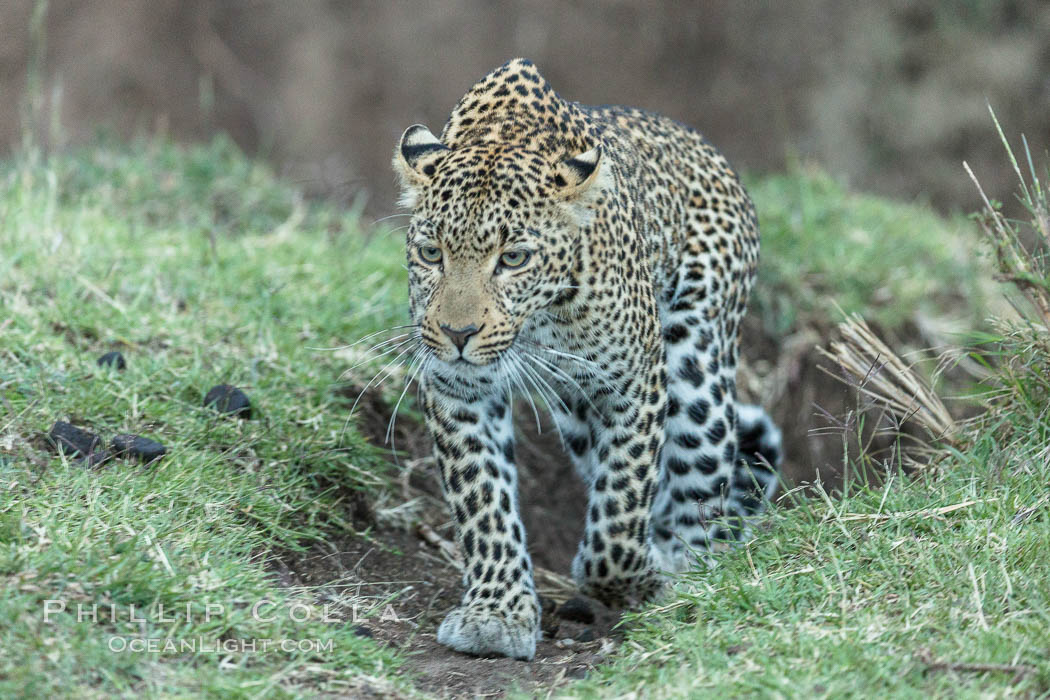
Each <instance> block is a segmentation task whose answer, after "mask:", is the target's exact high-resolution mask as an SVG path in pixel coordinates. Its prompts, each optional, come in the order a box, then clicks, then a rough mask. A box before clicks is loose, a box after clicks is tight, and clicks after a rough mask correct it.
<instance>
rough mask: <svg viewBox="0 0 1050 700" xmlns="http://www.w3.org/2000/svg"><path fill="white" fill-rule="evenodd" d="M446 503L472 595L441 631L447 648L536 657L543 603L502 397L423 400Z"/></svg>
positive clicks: (431, 395)
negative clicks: (521, 509) (520, 503)
mask: <svg viewBox="0 0 1050 700" xmlns="http://www.w3.org/2000/svg"><path fill="white" fill-rule="evenodd" d="M423 405H424V412H425V414H426V421H427V426H428V427H429V429H430V432H431V435H432V436H433V438H434V451H435V456H436V458H437V463H438V468H439V470H440V473H441V487H442V490H443V492H444V494H445V501H446V503H447V504H448V507H449V510H450V511H451V513H452V517H453V519H454V521H455V525H456V540H457V542H458V544H459V550H460V552H461V553H462V554H463V564H464V568H463V583H464V586H465V588H466V591H465V592H464V593H463V598H462V600H461V601H460V605H459V607H457V608H455V609H454V610H452V612H450V613H449V614H448V616H447V617H446V618H445V620H444V622H442V623H441V626H440V627H439V628H438V635H437V636H438V641H439V642H441V643H442V644H444V645H445V646H449V647H452V648H453V649H455V650H457V651H461V652H465V653H468V654H475V655H478V656H482V655H488V654H498V655H502V656H510V657H513V658H517V659H531V658H532V657H533V656H534V655H535V653H536V640H537V639H538V638H539V634H540V606H539V601H538V599H537V597H536V589H535V586H534V584H533V580H532V562H531V560H530V559H529V554H528V552H527V551H526V549H525V526H524V525H523V524H522V522H521V517H520V516H519V514H518V495H517V473H516V471H515V469H514V461H513V459H514V432H513V426H512V423H511V412H510V407H509V405H508V402H507V399H506V397H505V396H503V395H498V396H496V395H492V396H487V397H484V398H478V399H476V400H466V399H463V398H459V397H453V396H445V395H442V394H440V393H438V392H437V391H435V390H431V389H430V388H429V387H428V389H427V391H426V392H425V395H424V402H423Z"/></svg>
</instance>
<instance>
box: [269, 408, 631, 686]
mask: <svg viewBox="0 0 1050 700" xmlns="http://www.w3.org/2000/svg"><path fill="white" fill-rule="evenodd" d="M355 395H356V394H355ZM362 403H363V404H365V407H364V412H363V413H364V416H363V419H362V421H361V423H360V425H361V426H362V429H363V430H364V432H365V434H366V435H369V436H370V437H371V438H372V439H373V441H374V442H375V443H376V444H379V445H381V444H382V443H383V435H384V434H385V431H386V426H387V419H388V417H389V414H388V413H387V411H388V409H387V408H386V407H385V404H384V403H383V402H382V401H381V400H379V398H378V397H374V398H373V397H369V398H368V399H367V400H365V399H363V400H362ZM519 415H522V416H525V415H527V416H528V417H529V419H530V421H532V413H531V411H519ZM541 427H542V429H543V430H542V433H538V432H537V430H536V425H535V422H534V421H533V422H531V423H527V422H525V421H524V420H522V421H519V425H518V430H519V443H518V444H519V450H518V454H519V456H518V461H519V481H520V498H521V504H522V510H523V517H524V519H525V524H526V529H527V531H528V536H529V543H530V545H529V549H530V551H531V553H532V557H533V562H534V563H535V565H536V567H537V587H538V589H539V591H540V594H541V598H542V600H543V603H544V613H543V630H544V634H543V640H542V641H541V642H540V643H539V644H538V645H537V649H536V658H535V659H534V660H533V661H532V662H529V663H526V662H522V661H516V660H513V659H507V658H487V659H479V658H475V657H471V656H467V655H464V654H460V653H457V652H454V651H452V650H450V649H448V648H446V647H444V646H441V645H440V644H438V642H437V639H436V631H437V627H438V625H439V624H440V622H441V620H442V619H443V618H444V616H445V614H446V613H447V612H448V611H449V610H450V609H451V608H452V607H454V606H455V605H456V604H457V603H458V602H459V596H460V594H461V593H462V582H461V574H460V571H459V568H458V567H457V563H456V561H455V560H454V558H453V556H452V555H450V552H454V546H453V545H452V544H451V542H450V540H451V539H452V531H451V523H450V521H449V518H448V516H447V514H446V512H445V509H444V506H443V504H442V501H441V495H440V486H439V484H438V479H437V475H436V474H435V473H433V466H432V465H431V464H430V461H429V460H428V459H427V457H428V456H429V453H430V446H429V441H428V439H427V438H426V437H425V431H423V430H422V428H421V426H419V425H414V424H412V422H411V421H410V420H407V419H406V418H405V417H403V416H399V418H398V430H397V436H396V440H397V445H398V448H399V450H401V451H403V453H407V457H403V458H402V459H401V460H400V461H401V463H402V464H403V465H404V464H411V465H412V467H411V468H410V469H409V470H408V472H407V475H406V476H407V478H406V479H405V480H404V482H403V483H402V485H401V488H402V492H401V493H400V494H399V497H398V498H396V499H394V500H393V501H392V502H391V503H388V504H384V505H385V509H384V508H379V509H378V512H376V509H374V508H373V507H371V505H372V504H363V503H362V504H359V505H360V507H359V508H355V514H356V515H357V516H358V521H359V522H358V524H359V525H360V526H363V527H368V526H371V527H372V531H371V539H366V538H363V537H354V536H346V537H342V538H339V539H335V540H330V541H329V542H327V543H324V544H318V545H316V546H314V547H313V548H312V549H311V550H310V551H309V552H307V553H305V554H299V555H287V556H285V557H284V558H282V559H281V560H279V561H278V562H276V564H275V569H276V573H277V574H278V577H279V579H280V581H281V583H282V584H283V585H285V586H291V587H299V586H304V587H307V586H308V587H310V588H311V589H312V591H313V593H314V595H315V596H316V597H318V599H319V600H322V601H324V600H332V601H336V600H343V601H345V600H347V599H348V597H352V598H353V599H357V600H361V601H367V603H365V605H366V606H369V607H371V606H372V605H375V604H377V603H378V604H379V605H378V607H377V608H376V609H375V612H374V614H373V615H372V616H371V617H368V618H367V619H362V618H359V619H358V621H357V623H356V625H357V630H358V631H359V633H360V634H363V635H366V636H369V637H373V638H375V639H376V640H379V641H381V642H383V643H385V644H388V645H390V646H391V647H393V648H395V649H397V650H398V651H399V652H400V653H401V654H402V655H403V656H404V657H405V659H406V660H407V663H406V665H405V666H406V671H407V674H408V675H409V677H411V678H413V680H414V684H415V685H416V687H418V688H419V689H421V690H423V691H425V692H427V693H433V694H436V695H438V696H449V697H502V696H503V695H505V694H507V693H508V692H509V691H511V690H514V689H518V690H524V691H527V692H531V693H534V694H540V695H542V694H544V693H545V692H546V691H549V690H551V689H553V688H556V687H557V686H559V685H561V684H562V683H565V682H567V681H569V680H572V679H576V678H582V677H584V676H585V675H586V674H587V673H588V672H589V671H590V670H591V669H593V668H594V667H595V666H596V665H597V664H599V663H601V662H602V661H603V660H604V658H605V657H606V656H607V655H608V654H609V653H610V652H611V651H612V650H613V649H615V647H616V646H617V645H618V644H619V642H620V640H621V637H622V635H621V633H620V632H619V631H618V630H614V629H613V627H614V626H615V625H616V624H617V622H619V619H620V613H619V612H618V611H613V610H610V609H608V608H606V607H605V606H603V605H602V604H600V603H598V602H597V601H593V600H590V599H578V600H582V601H583V602H584V603H585V605H584V607H585V608H586V609H589V610H590V612H591V613H592V614H593V616H594V619H593V620H590V621H580V620H579V619H576V620H573V619H565V617H563V616H562V615H563V614H567V615H570V616H571V617H578V616H574V615H571V613H564V612H563V611H562V612H559V611H561V608H560V606H561V604H562V603H564V602H565V600H566V599H568V598H569V597H572V596H574V592H573V591H572V590H571V588H570V585H569V583H568V581H567V578H566V577H567V575H568V572H569V565H570V563H571V561H572V557H573V554H574V553H575V551H576V545H577V541H578V538H579V536H580V534H581V533H582V528H583V522H584V520H583V519H584V515H585V504H586V494H585V492H584V489H583V486H582V484H581V483H580V481H579V479H578V478H577V477H576V475H575V474H573V473H572V467H571V465H570V464H569V461H568V459H567V458H566V457H565V456H564V454H563V453H562V452H561V447H560V445H559V444H558V438H557V435H556V434H555V433H554V431H553V428H551V427H550V426H549V425H544V426H541ZM406 503H407V504H408V505H409V506H411V509H410V511H409V512H407V513H400V512H399V509H401V508H405V504H406ZM420 526H422V532H423V535H421V534H420V529H421V528H420ZM428 540H429V541H428ZM546 571H550V572H552V574H546ZM388 599H389V606H390V608H389V610H390V611H392V612H393V615H394V616H396V618H397V619H396V620H394V619H392V617H393V616H392V615H390V614H389V612H388V613H387V614H386V615H383V612H386V611H387V608H386V604H387V602H386V601H387V600H388ZM575 602H577V601H574V603H575ZM583 618H584V619H585V620H586V619H587V617H586V614H585V613H584V615H583Z"/></svg>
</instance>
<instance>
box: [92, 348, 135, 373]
mask: <svg viewBox="0 0 1050 700" xmlns="http://www.w3.org/2000/svg"><path fill="white" fill-rule="evenodd" d="M98 366H99V367H116V368H117V369H118V370H123V369H125V368H126V367H127V366H128V363H127V362H125V361H124V356H123V355H121V354H120V353H119V352H117V351H116V350H114V351H113V352H107V353H106V354H105V355H103V356H102V357H100V358H98Z"/></svg>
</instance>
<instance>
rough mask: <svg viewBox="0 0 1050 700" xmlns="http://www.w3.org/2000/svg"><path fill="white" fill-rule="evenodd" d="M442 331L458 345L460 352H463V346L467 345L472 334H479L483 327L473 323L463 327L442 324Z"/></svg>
mask: <svg viewBox="0 0 1050 700" xmlns="http://www.w3.org/2000/svg"><path fill="white" fill-rule="evenodd" d="M441 331H442V332H443V333H444V334H445V335H447V336H448V337H449V338H450V339H451V340H452V342H453V343H455V344H456V347H457V348H458V349H459V351H460V352H463V348H465V347H466V346H467V341H468V340H470V338H471V337H472V336H475V335H477V334H478V332H479V331H481V329H480V328H478V327H477V326H475V325H474V324H473V323H472V324H470V325H469V326H464V327H463V328H449V327H448V326H446V325H444V324H442V325H441Z"/></svg>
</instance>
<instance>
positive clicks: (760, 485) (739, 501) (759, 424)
mask: <svg viewBox="0 0 1050 700" xmlns="http://www.w3.org/2000/svg"><path fill="white" fill-rule="evenodd" d="M736 416H737V418H736V434H737V454H738V455H739V457H740V459H739V461H738V463H737V468H736V471H735V472H734V473H733V488H732V491H731V493H732V496H731V498H732V500H733V501H735V503H734V504H733V505H734V506H735V508H733V510H735V511H736V512H737V514H739V515H740V516H743V517H745V518H746V517H748V516H751V515H756V514H758V513H761V512H762V511H764V510H765V509H766V504H767V503H768V502H769V499H770V498H772V497H773V494H774V493H775V492H776V490H777V485H778V483H779V474H780V464H781V462H783V461H784V445H783V440H782V438H781V435H780V429H779V428H778V427H777V426H776V425H775V424H774V423H773V419H772V418H770V417H769V414H768V413H766V412H765V411H764V410H762V408H761V407H760V406H753V405H750V404H738V405H737V414H736Z"/></svg>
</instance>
